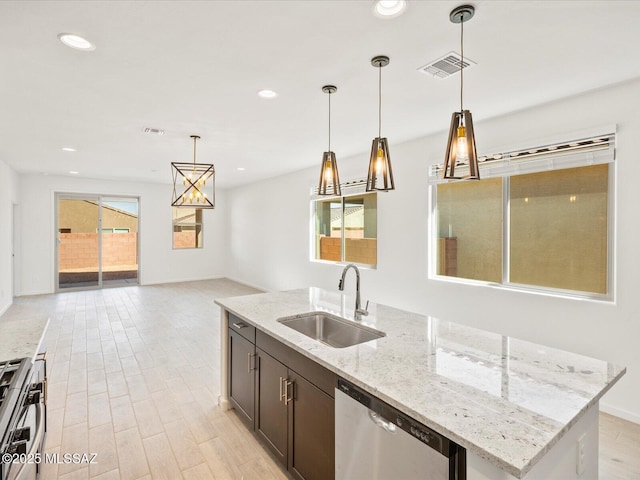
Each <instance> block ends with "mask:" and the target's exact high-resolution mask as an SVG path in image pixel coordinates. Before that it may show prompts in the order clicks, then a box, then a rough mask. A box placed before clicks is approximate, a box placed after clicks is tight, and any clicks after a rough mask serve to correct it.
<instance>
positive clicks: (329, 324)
mask: <svg viewBox="0 0 640 480" xmlns="http://www.w3.org/2000/svg"><path fill="white" fill-rule="evenodd" d="M278 322H280V323H282V324H283V325H286V326H287V327H289V328H293V329H294V330H296V331H298V332H300V333H302V334H304V335H306V336H307V337H311V338H313V339H314V340H318V341H319V342H322V343H324V344H326V345H329V346H331V347H334V348H344V347H350V346H351V345H357V344H359V343H364V342H368V341H370V340H375V339H378V338H382V337H384V336H385V333H384V332H381V331H379V330H375V329H373V328H371V327H367V326H364V325H359V324H357V323H354V322H353V321H352V320H346V319H344V318H340V317H338V316H336V315H331V314H330V313H326V312H309V313H303V314H300V315H294V316H292V317H284V318H279V319H278Z"/></svg>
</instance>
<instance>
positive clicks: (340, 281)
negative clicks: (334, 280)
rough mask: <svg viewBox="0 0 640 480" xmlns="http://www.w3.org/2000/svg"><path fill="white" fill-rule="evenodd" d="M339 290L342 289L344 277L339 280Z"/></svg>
mask: <svg viewBox="0 0 640 480" xmlns="http://www.w3.org/2000/svg"><path fill="white" fill-rule="evenodd" d="M338 290H342V278H341V279H340V280H339V281H338Z"/></svg>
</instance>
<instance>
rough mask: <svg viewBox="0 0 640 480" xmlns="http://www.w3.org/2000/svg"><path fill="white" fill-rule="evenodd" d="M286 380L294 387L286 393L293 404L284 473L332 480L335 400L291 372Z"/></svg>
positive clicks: (315, 479)
mask: <svg viewBox="0 0 640 480" xmlns="http://www.w3.org/2000/svg"><path fill="white" fill-rule="evenodd" d="M289 380H290V381H292V382H293V385H292V386H291V387H289V391H288V392H287V393H288V395H289V398H292V397H293V401H292V402H288V414H289V445H288V447H289V464H288V465H287V469H288V470H289V472H291V473H292V474H293V476H294V477H295V478H299V479H304V480H328V479H332V478H334V475H335V433H334V432H335V424H334V417H335V410H334V400H333V398H331V397H330V396H329V395H327V394H326V393H324V392H323V391H322V390H320V389H319V388H318V387H316V386H315V385H313V384H311V383H309V382H308V381H307V380H305V379H304V378H303V377H301V376H300V375H297V374H296V373H295V372H293V371H291V370H289ZM292 389H293V391H292Z"/></svg>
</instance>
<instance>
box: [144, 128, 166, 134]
mask: <svg viewBox="0 0 640 480" xmlns="http://www.w3.org/2000/svg"><path fill="white" fill-rule="evenodd" d="M142 131H143V132H144V133H146V134H148V135H164V130H160V129H159V128H150V127H144V128H143V129H142Z"/></svg>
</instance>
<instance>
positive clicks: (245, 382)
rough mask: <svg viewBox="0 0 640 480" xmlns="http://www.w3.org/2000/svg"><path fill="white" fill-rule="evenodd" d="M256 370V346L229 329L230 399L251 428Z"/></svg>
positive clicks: (241, 417) (253, 414)
mask: <svg viewBox="0 0 640 480" xmlns="http://www.w3.org/2000/svg"><path fill="white" fill-rule="evenodd" d="M254 372H255V346H254V345H253V343H251V342H250V341H249V340H247V339H246V338H244V337H242V336H241V335H239V334H238V333H236V332H234V331H233V330H231V329H229V400H230V401H231V404H232V405H233V406H234V408H235V410H236V412H237V413H238V416H239V417H240V419H242V420H243V421H244V422H245V423H246V424H247V426H248V427H249V428H250V429H251V430H253V419H254V416H255V413H254V405H255V381H254Z"/></svg>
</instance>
